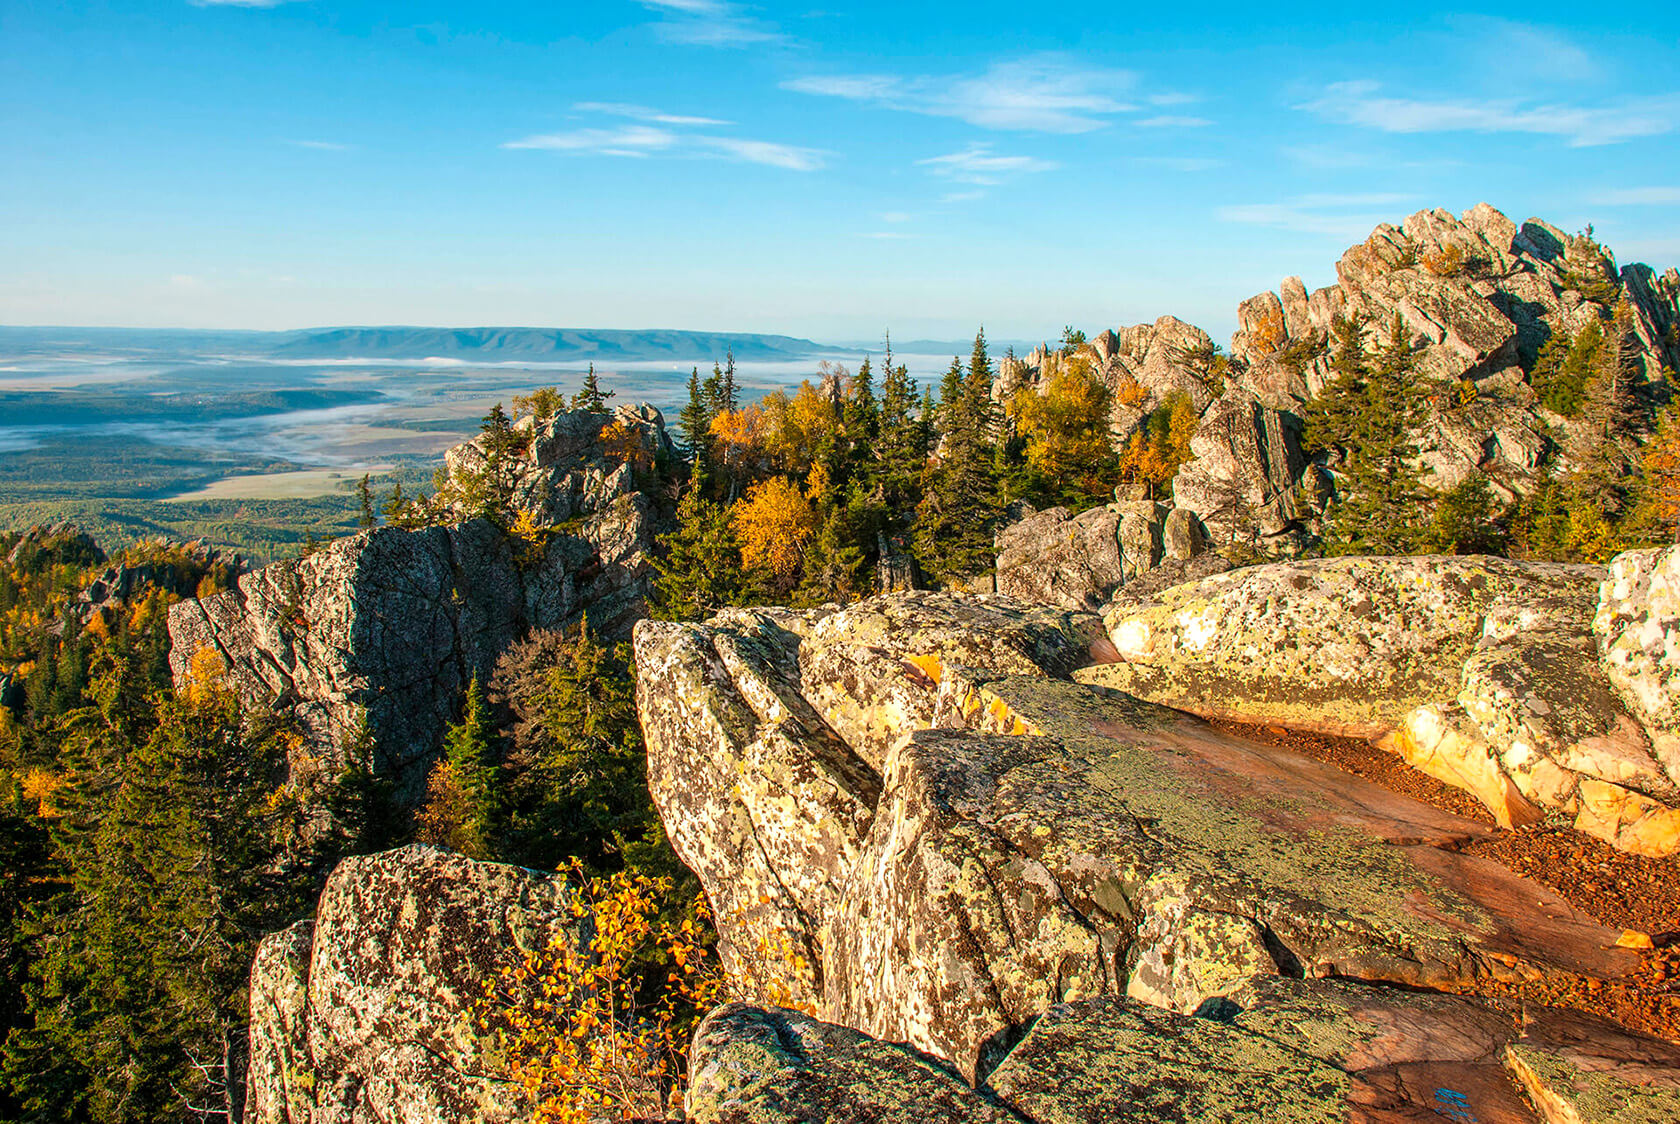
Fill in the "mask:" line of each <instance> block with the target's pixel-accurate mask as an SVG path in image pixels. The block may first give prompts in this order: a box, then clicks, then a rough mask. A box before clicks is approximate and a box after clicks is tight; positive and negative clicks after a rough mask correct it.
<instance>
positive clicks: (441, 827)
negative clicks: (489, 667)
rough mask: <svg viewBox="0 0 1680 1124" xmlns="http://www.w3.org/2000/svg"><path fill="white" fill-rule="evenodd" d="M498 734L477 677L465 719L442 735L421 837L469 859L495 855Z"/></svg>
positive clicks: (421, 816)
mask: <svg viewBox="0 0 1680 1124" xmlns="http://www.w3.org/2000/svg"><path fill="white" fill-rule="evenodd" d="M493 738H494V730H493V728H492V727H491V723H490V711H489V707H488V705H487V704H486V703H485V700H484V688H483V687H482V686H481V685H480V683H479V681H478V676H476V675H474V676H473V678H472V681H471V682H470V683H469V684H468V686H467V690H466V694H465V695H464V696H463V698H462V703H461V720H460V721H459V722H457V723H454V724H453V725H451V726H449V727H448V728H447V730H446V731H445V732H444V737H443V759H442V760H441V761H439V762H438V763H437V765H435V766H434V767H433V769H432V774H431V777H430V778H429V780H428V784H427V790H426V803H425V805H424V806H423V807H422V808H421V810H420V813H419V815H418V817H417V818H418V819H419V821H420V825H421V830H420V838H421V839H422V840H423V841H425V842H427V843H435V844H438V845H439V846H443V847H448V848H449V849H451V850H453V851H456V852H458V853H460V854H463V855H465V856H467V857H468V858H471V859H492V858H496V857H497V850H496V825H497V820H498V816H499V813H500V810H501V809H500V785H499V783H498V777H497V772H498V769H497V765H496V762H495V758H494V755H493Z"/></svg>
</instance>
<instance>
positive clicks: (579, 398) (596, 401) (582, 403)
mask: <svg viewBox="0 0 1680 1124" xmlns="http://www.w3.org/2000/svg"><path fill="white" fill-rule="evenodd" d="M612 396H613V392H612V391H610V390H608V391H603V390H602V389H601V381H600V379H599V377H597V376H596V374H595V364H593V363H591V364H590V365H589V373H588V374H586V375H584V376H583V386H582V388H581V389H579V390H578V392H577V393H576V394H575V395H573V396H572V409H574V410H583V411H585V412H587V413H591V414H604V413H606V412H607V399H609V398H611V397H612Z"/></svg>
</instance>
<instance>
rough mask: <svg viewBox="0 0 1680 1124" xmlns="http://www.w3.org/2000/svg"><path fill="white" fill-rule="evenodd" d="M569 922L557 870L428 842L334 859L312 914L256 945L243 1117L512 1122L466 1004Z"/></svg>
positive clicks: (319, 1122)
mask: <svg viewBox="0 0 1680 1124" xmlns="http://www.w3.org/2000/svg"><path fill="white" fill-rule="evenodd" d="M574 924H575V922H574V921H573V919H572V916H571V913H570V903H569V899H568V892H567V890H566V886H565V882H564V880H562V879H561V878H560V877H559V876H557V875H547V874H538V873H535V872H533V871H528V870H520V869H518V868H516V867H511V866H500V865H497V864H493V863H480V862H473V861H472V860H470V859H464V858H461V857H460V856H458V855H451V854H448V853H446V852H443V851H437V850H434V849H432V848H429V847H404V848H402V849H401V850H397V851H387V852H385V853H383V854H379V855H370V856H366V857H362V858H353V859H346V860H345V861H344V862H342V863H340V864H339V866H338V868H337V869H336V870H334V871H333V875H332V877H331V878H330V879H329V880H328V881H327V886H326V889H325V890H324V891H322V893H321V901H320V905H319V906H318V907H317V909H316V912H315V917H314V919H313V920H312V921H300V922H298V923H297V924H296V925H293V926H292V927H291V928H289V929H284V930H282V931H280V932H278V933H275V934H273V935H271V936H269V937H267V938H265V939H264V940H263V942H262V944H261V945H260V946H259V947H258V949H257V956H256V963H255V965H254V966H253V967H252V969H251V1039H250V1041H251V1052H250V1068H249V1070H248V1074H249V1076H248V1081H247V1095H246V1111H245V1119H246V1120H247V1121H251V1122H255V1124H363V1122H371V1124H397V1122H399V1121H401V1122H403V1124H454V1122H456V1121H461V1120H475V1121H485V1122H486V1124H490V1122H498V1121H509V1122H511V1121H513V1120H516V1119H518V1118H519V1117H520V1114H521V1111H522V1105H521V1103H520V1101H519V1099H518V1096H517V1090H515V1089H513V1088H512V1087H511V1086H510V1085H509V1084H508V1082H507V1081H506V1080H505V1078H501V1077H498V1076H497V1073H498V1067H497V1064H496V1062H495V1060H494V1058H493V1057H491V1056H490V1054H489V1052H488V1051H489V1050H490V1047H491V1045H492V1043H491V1041H490V1040H488V1039H487V1038H486V1037H485V1036H483V1035H482V1034H480V1033H479V1032H478V1031H477V1030H476V1029H475V1027H474V1025H473V1023H472V1018H471V1016H472V1012H473V1007H474V1004H475V1003H476V1002H477V1001H478V1000H479V999H480V998H481V997H482V996H483V995H484V984H485V981H486V980H488V979H490V978H492V977H493V976H494V974H495V973H496V972H497V971H498V970H499V969H500V968H502V967H503V966H504V965H505V964H506V962H507V959H506V958H507V957H508V956H509V955H510V954H517V953H518V952H520V951H536V950H540V949H543V948H546V947H548V946H549V944H550V942H551V941H554V940H571V939H574V934H573V928H572V926H573V925H574Z"/></svg>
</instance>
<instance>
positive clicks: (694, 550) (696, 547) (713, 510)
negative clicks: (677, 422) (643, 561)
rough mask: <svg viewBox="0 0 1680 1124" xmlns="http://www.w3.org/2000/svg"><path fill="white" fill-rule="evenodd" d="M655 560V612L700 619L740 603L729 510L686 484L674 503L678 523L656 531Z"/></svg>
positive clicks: (742, 591)
mask: <svg viewBox="0 0 1680 1124" xmlns="http://www.w3.org/2000/svg"><path fill="white" fill-rule="evenodd" d="M659 546H660V556H659V557H656V558H654V559H653V568H654V572H655V573H656V575H657V576H656V577H655V578H654V581H653V590H654V598H653V599H654V606H653V608H654V612H655V614H656V615H658V616H660V617H663V618H665V619H667V620H698V619H701V618H704V617H708V616H710V615H711V614H712V613H714V612H716V611H717V610H718V609H720V608H723V607H724V606H725V605H735V604H739V603H741V601H742V599H743V598H744V597H745V595H746V592H747V577H746V574H745V572H744V569H743V567H742V564H741V548H740V545H739V544H738V543H737V542H736V539H735V532H734V529H733V528H732V527H731V525H730V520H729V512H728V511H727V510H726V509H725V508H724V507H723V506H722V505H721V504H716V503H713V502H712V501H711V500H708V499H707V498H706V497H705V496H704V495H703V494H702V493H701V490H700V488H699V487H698V486H696V485H695V484H692V483H691V484H690V485H689V488H688V491H687V492H686V493H684V495H683V498H682V502H681V503H680V504H678V505H677V526H676V527H675V529H673V530H672V531H670V532H669V533H667V534H665V535H662V536H660V539H659Z"/></svg>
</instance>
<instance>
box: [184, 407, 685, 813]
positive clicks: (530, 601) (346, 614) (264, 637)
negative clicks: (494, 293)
mask: <svg viewBox="0 0 1680 1124" xmlns="http://www.w3.org/2000/svg"><path fill="white" fill-rule="evenodd" d="M615 426H616V427H617V429H618V435H617V440H618V442H619V443H620V446H621V447H610V446H609V440H610V438H611V436H612V434H611V432H610V431H611V430H612V428H613V427H615ZM515 430H516V432H517V433H519V434H520V435H521V437H522V438H523V449H522V452H521V453H520V455H519V457H518V458H517V459H516V460H515V462H514V464H513V469H514V471H513V472H512V473H511V474H510V475H511V476H512V478H513V504H514V506H515V507H516V509H517V510H519V511H524V512H529V513H531V515H532V516H533V518H534V520H535V521H537V522H539V523H540V525H541V526H542V527H544V528H545V530H544V531H543V532H542V541H541V543H540V544H536V543H533V542H530V541H523V540H521V539H519V538H518V537H517V536H514V535H510V534H508V533H507V532H506V531H505V530H503V529H502V528H500V527H498V526H496V525H494V524H493V523H491V522H490V521H489V520H486V519H483V518H470V517H465V516H466V515H467V513H466V512H464V511H455V512H453V513H451V512H448V511H445V512H442V513H441V514H440V516H439V520H438V525H434V526H422V527H413V528H404V527H400V526H382V527H377V528H374V529H371V530H367V531H363V532H361V533H359V534H356V535H352V536H350V537H348V538H344V539H339V540H338V541H336V542H333V543H330V544H328V545H327V546H325V547H324V548H322V549H321V550H320V551H318V552H316V553H314V554H310V555H308V556H306V557H303V558H299V559H294V560H288V561H283V562H276V563H274V564H272V565H270V566H267V567H265V568H263V569H261V570H257V571H254V572H251V573H247V574H243V575H241V576H240V577H239V578H238V580H237V582H236V583H235V585H234V587H233V588H232V589H229V590H226V591H225V592H222V593H218V594H215V595H213V596H210V597H204V598H199V599H195V600H190V601H184V602H181V603H180V604H177V605H175V606H174V607H173V608H172V609H171V610H170V614H169V634H170V641H171V647H170V660H171V663H172V665H173V667H174V670H175V674H176V678H177V680H178V681H180V680H181V679H182V678H183V677H184V676H185V675H186V674H187V673H188V671H189V669H190V667H191V664H192V660H193V657H194V656H195V655H196V654H197V653H198V652H200V651H201V650H204V649H209V650H211V651H213V652H215V653H216V654H217V655H219V656H220V657H221V659H222V660H223V662H224V664H225V665H226V667H227V668H228V674H229V681H230V682H231V683H232V684H233V685H234V686H235V687H236V688H237V689H238V691H239V692H240V694H241V695H242V696H244V697H245V698H246V699H247V700H248V701H250V702H253V703H256V704H260V705H263V706H276V707H278V708H281V709H284V710H287V711H289V712H291V713H292V714H294V715H296V717H297V718H298V719H299V721H300V723H301V725H302V727H303V728H304V730H305V731H306V732H307V734H308V738H309V746H308V750H309V752H312V753H313V754H315V755H317V756H321V757H324V758H325V759H326V760H328V761H329V762H330V763H332V764H335V765H340V766H341V765H342V764H343V763H344V750H345V746H346V745H347V744H349V743H351V742H352V741H353V740H354V738H355V736H356V734H357V731H358V729H359V727H360V725H361V723H362V722H363V721H364V720H365V722H366V723H367V726H368V728H369V731H370V732H371V734H372V740H373V741H374V743H375V744H377V745H378V746H379V749H380V753H381V755H382V759H381V760H377V761H374V762H360V763H358V764H363V765H371V766H372V767H373V768H374V769H375V771H377V772H379V773H381V774H383V775H387V776H390V777H392V778H393V779H394V780H395V781H396V782H397V783H398V785H399V787H400V789H401V790H402V791H405V792H408V793H410V794H412V793H413V792H414V791H416V790H417V789H418V787H420V786H422V785H423V784H424V779H425V770H426V768H428V767H429V766H430V764H431V762H432V761H433V760H434V759H435V757H436V752H437V746H438V741H439V738H440V737H441V735H442V732H443V728H444V726H445V724H446V723H448V722H450V721H452V720H453V719H454V718H455V717H456V713H457V706H458V702H459V699H460V696H461V692H462V690H463V688H465V686H466V685H467V683H468V682H469V681H470V680H471V679H472V678H473V677H474V676H479V677H481V678H488V676H489V673H490V670H491V668H492V666H493V665H494V663H495V661H496V657H497V656H499V655H500V654H501V653H502V652H503V651H504V650H505V649H506V648H507V647H508V645H510V644H511V643H512V642H513V641H515V640H517V639H519V638H521V637H522V636H524V635H525V634H526V633H527V632H529V631H530V630H531V629H534V628H558V627H563V626H567V625H571V624H575V623H576V622H578V621H579V620H581V619H582V618H583V617H584V616H585V615H587V616H588V618H589V621H590V624H591V626H592V627H593V628H594V629H596V630H597V631H598V632H601V633H605V634H606V635H620V634H623V633H625V632H627V631H628V629H629V626H630V624H631V623H632V622H633V621H634V620H635V619H637V618H638V617H639V616H641V615H642V614H643V612H644V611H645V609H644V604H643V600H644V597H645V595H646V591H647V571H648V555H649V553H650V551H651V550H652V547H653V532H654V520H653V512H652V509H651V505H650V504H649V502H648V500H647V498H646V497H645V496H644V495H643V494H642V493H641V492H639V491H637V490H635V476H634V472H633V469H632V464H631V460H633V459H634V456H627V455H626V450H627V449H628V450H632V451H634V450H639V451H640V453H639V454H636V455H642V456H645V457H646V458H647V459H648V460H649V461H651V460H652V458H654V457H655V456H658V455H662V454H668V453H669V452H670V442H669V438H667V437H666V435H665V429H664V423H663V420H662V419H661V417H660V415H659V412H658V411H657V410H654V409H653V408H652V407H645V406H644V407H639V408H634V409H632V408H629V407H621V408H620V409H619V410H618V412H617V414H616V415H614V414H607V413H589V412H586V411H581V410H580V411H572V412H563V413H560V414H558V415H556V416H554V417H551V418H547V419H544V420H543V421H541V422H538V421H537V420H536V419H535V418H532V417H526V418H524V419H522V420H521V421H520V422H519V423H518V425H517V426H515ZM485 455H486V454H485V450H484V439H483V438H480V439H478V440H477V441H472V442H468V443H466V444H464V445H460V446H457V447H456V448H454V449H452V450H451V451H450V453H449V458H448V462H449V471H450V472H451V473H452V474H454V475H456V476H459V475H461V474H470V473H471V472H472V471H474V470H475V469H479V468H481V467H482V464H483V461H484V458H485Z"/></svg>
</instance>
